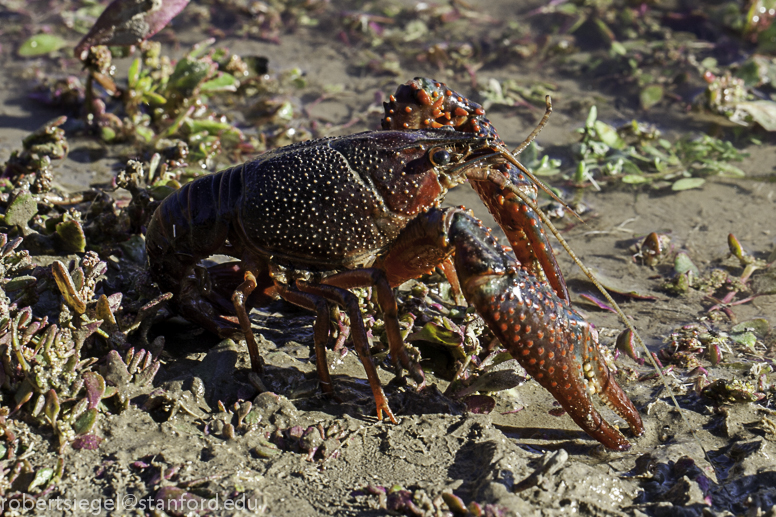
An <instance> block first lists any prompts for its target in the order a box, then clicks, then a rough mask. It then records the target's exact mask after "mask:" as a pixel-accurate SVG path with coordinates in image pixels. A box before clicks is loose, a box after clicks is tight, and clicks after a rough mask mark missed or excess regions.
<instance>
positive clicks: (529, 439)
mask: <svg viewBox="0 0 776 517" xmlns="http://www.w3.org/2000/svg"><path fill="white" fill-rule="evenodd" d="M494 427H495V428H496V429H498V430H499V431H501V432H502V433H504V436H506V437H507V438H509V439H511V440H513V441H514V442H515V445H517V446H518V447H520V448H521V449H523V450H525V451H527V452H531V453H534V454H544V453H545V452H546V451H556V450H558V449H565V451H566V452H568V453H569V455H572V456H574V455H576V456H586V455H590V453H591V451H592V450H593V449H596V448H598V447H599V446H600V444H599V443H598V442H597V441H596V440H594V439H592V438H590V436H589V435H588V434H587V433H585V432H584V431H582V430H579V431H575V430H572V429H560V428H559V429H552V428H547V427H528V426H522V427H518V426H512V425H504V424H494Z"/></svg>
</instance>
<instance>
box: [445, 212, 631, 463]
mask: <svg viewBox="0 0 776 517" xmlns="http://www.w3.org/2000/svg"><path fill="white" fill-rule="evenodd" d="M447 237H448V240H449V242H450V243H451V244H453V245H454V246H455V267H456V272H457V274H458V278H459V280H460V282H461V287H462V289H463V292H464V295H465V296H466V299H467V300H468V301H469V303H471V304H472V305H474V306H475V308H476V309H477V311H478V312H479V314H480V315H481V316H482V317H483V318H484V319H485V321H486V323H487V324H488V325H489V327H490V328H491V329H492V330H493V332H494V333H495V334H496V336H497V337H498V338H499V340H500V341H501V343H502V345H503V346H504V347H506V348H507V349H508V350H509V352H510V353H511V354H512V356H513V357H514V358H515V359H517V360H518V361H519V362H520V364H521V365H523V367H524V368H525V369H526V371H527V372H528V373H529V374H530V375H531V376H533V377H534V378H535V379H536V380H537V381H538V382H539V384H541V385H542V386H543V387H544V388H546V389H547V390H548V391H549V392H550V393H552V395H553V396H554V397H555V398H556V399H557V400H558V402H560V404H561V406H563V409H565V410H566V412H567V413H568V414H569V416H571V418H572V419H573V420H574V422H576V423H577V425H579V426H580V427H581V428H582V429H583V430H584V431H585V432H587V433H588V434H589V435H590V436H592V437H593V438H595V439H596V440H598V441H599V442H601V443H602V444H604V445H605V446H606V447H608V448H610V449H616V450H627V449H629V448H630V443H629V442H628V440H627V439H625V437H624V436H623V435H622V434H621V433H620V431H619V430H617V429H616V428H615V427H613V426H611V425H610V424H609V423H608V422H606V420H604V419H603V418H602V417H601V415H600V414H599V413H598V411H596V409H595V407H594V406H593V402H592V400H591V397H590V396H591V395H592V394H593V393H597V394H598V395H599V396H600V397H601V399H602V401H603V402H604V403H605V404H606V405H607V406H609V407H610V408H612V409H613V410H614V411H615V412H616V413H617V414H619V415H620V416H621V417H622V418H623V419H625V421H626V422H627V423H628V425H629V426H630V429H631V432H632V433H633V434H634V435H636V436H638V435H641V434H642V433H643V432H644V425H643V423H642V421H641V417H640V416H639V414H638V411H636V408H635V407H634V406H633V403H632V402H631V401H630V400H629V399H628V397H627V396H626V395H625V393H624V392H623V391H622V389H621V388H620V386H619V385H618V384H617V382H616V381H615V379H614V376H613V375H612V373H611V371H610V370H609V368H608V367H607V365H606V362H605V361H604V360H603V358H602V356H601V354H600V352H599V350H598V339H597V334H596V333H595V331H594V330H593V329H592V328H591V327H590V325H589V323H587V322H586V321H585V320H584V319H583V318H582V317H581V316H580V315H579V314H578V313H577V312H576V311H575V310H574V309H573V308H572V307H571V306H570V305H568V304H566V303H565V302H563V301H562V300H561V299H560V298H559V297H558V296H557V294H556V293H555V292H554V291H553V289H552V288H551V287H550V286H549V285H548V284H547V283H546V282H539V281H537V280H536V278H535V277H534V276H533V275H531V274H529V272H527V271H526V270H525V269H523V268H522V267H521V265H520V264H519V263H518V262H517V261H516V260H515V258H514V257H513V256H511V255H510V254H508V253H506V252H504V251H503V249H502V248H501V247H500V246H499V245H498V244H497V243H496V242H495V240H494V239H493V238H492V237H491V235H490V232H489V231H488V230H487V229H486V228H484V227H483V226H482V223H480V222H479V221H478V220H477V219H475V218H474V217H472V216H469V215H468V214H466V213H464V212H458V213H456V214H455V215H454V216H453V217H452V219H451V221H450V227H449V230H448V236H447Z"/></svg>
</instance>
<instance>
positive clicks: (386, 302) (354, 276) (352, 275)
mask: <svg viewBox="0 0 776 517" xmlns="http://www.w3.org/2000/svg"><path fill="white" fill-rule="evenodd" d="M321 283H323V284H326V285H333V286H337V287H341V288H343V289H350V288H353V287H368V286H374V288H375V291H376V292H377V303H378V304H379V305H380V308H381V309H382V311H383V320H384V321H385V332H386V334H387V335H388V345H389V346H390V350H391V360H392V361H393V365H394V368H395V369H396V375H397V376H398V375H401V367H402V366H403V367H404V369H405V370H407V371H408V372H409V373H410V375H412V378H413V379H414V380H415V382H417V383H418V385H419V388H422V387H424V386H425V384H426V379H425V376H424V375H423V370H422V369H421V368H420V365H418V364H417V363H414V362H413V361H412V360H411V359H410V357H409V355H407V349H406V348H405V347H404V340H403V339H402V337H401V329H400V328H399V318H398V312H399V309H398V307H397V306H396V297H395V296H394V295H393V290H391V286H390V284H389V283H388V280H387V279H386V277H385V273H384V272H383V271H382V270H380V269H372V268H370V269H355V270H352V271H344V272H342V273H337V274H336V275H332V276H329V277H326V278H324V279H323V281H322V282H321ZM400 365H401V366H400Z"/></svg>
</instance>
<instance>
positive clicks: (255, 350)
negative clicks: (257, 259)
mask: <svg viewBox="0 0 776 517" xmlns="http://www.w3.org/2000/svg"><path fill="white" fill-rule="evenodd" d="M254 289H256V277H255V276H254V275H253V273H251V272H250V271H246V272H245V281H244V282H243V283H242V284H240V285H239V286H238V287H237V289H235V291H234V294H232V303H233V304H234V310H235V311H236V312H237V319H238V320H239V321H240V327H241V328H242V331H243V334H244V335H245V342H246V343H247V344H248V353H249V354H250V356H251V369H252V370H253V371H254V372H256V374H258V375H261V373H262V371H263V369H264V368H263V367H262V365H261V356H260V355H259V345H257V344H256V337H255V336H254V335H253V329H252V328H251V320H250V318H249V317H248V310H247V309H246V308H245V300H246V299H247V298H248V297H249V296H250V295H251V293H252V292H253V290H254Z"/></svg>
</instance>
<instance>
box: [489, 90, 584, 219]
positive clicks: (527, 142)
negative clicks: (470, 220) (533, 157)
mask: <svg viewBox="0 0 776 517" xmlns="http://www.w3.org/2000/svg"><path fill="white" fill-rule="evenodd" d="M544 103H545V106H546V108H545V110H544V116H543V117H542V120H540V121H539V124H538V125H537V126H536V127H535V128H534V130H533V131H531V134H530V135H528V137H527V138H526V139H525V140H523V143H521V144H520V145H518V146H517V147H516V148H515V150H514V151H512V152H509V150H508V149H506V148H505V147H503V148H500V152H501V154H502V156H503V157H505V158H506V159H507V161H508V162H509V163H511V164H512V165H514V166H515V167H517V168H518V169H520V171H521V172H522V173H523V174H525V175H526V176H528V177H529V178H530V179H531V181H533V183H534V185H536V186H537V187H539V188H540V189H542V190H543V191H544V192H546V193H547V195H549V196H550V197H551V198H552V199H553V200H554V201H556V202H558V203H560V204H561V206H563V208H564V209H565V210H566V211H567V212H569V213H570V214H572V215H573V216H574V217H576V218H577V220H579V222H584V221H583V220H582V218H581V217H580V216H579V214H577V213H576V212H575V211H574V210H572V209H571V207H570V206H568V205H567V204H566V202H565V201H563V200H562V199H560V198H559V197H558V196H556V195H555V193H554V192H553V191H552V190H551V189H550V187H548V186H547V185H545V184H544V182H543V181H541V180H540V179H539V178H537V177H536V176H535V175H534V173H533V172H531V171H529V170H528V169H527V168H526V167H525V166H524V165H523V164H522V163H520V162H519V161H518V160H517V158H515V156H516V155H518V154H520V153H522V152H523V151H524V150H525V148H526V147H528V146H529V145H530V144H531V142H533V141H534V140H535V139H536V135H538V134H539V133H541V131H542V129H544V126H546V125H547V121H548V120H550V115H551V114H552V99H551V98H550V96H549V95H547V96H546V97H544ZM505 151H506V152H505Z"/></svg>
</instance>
